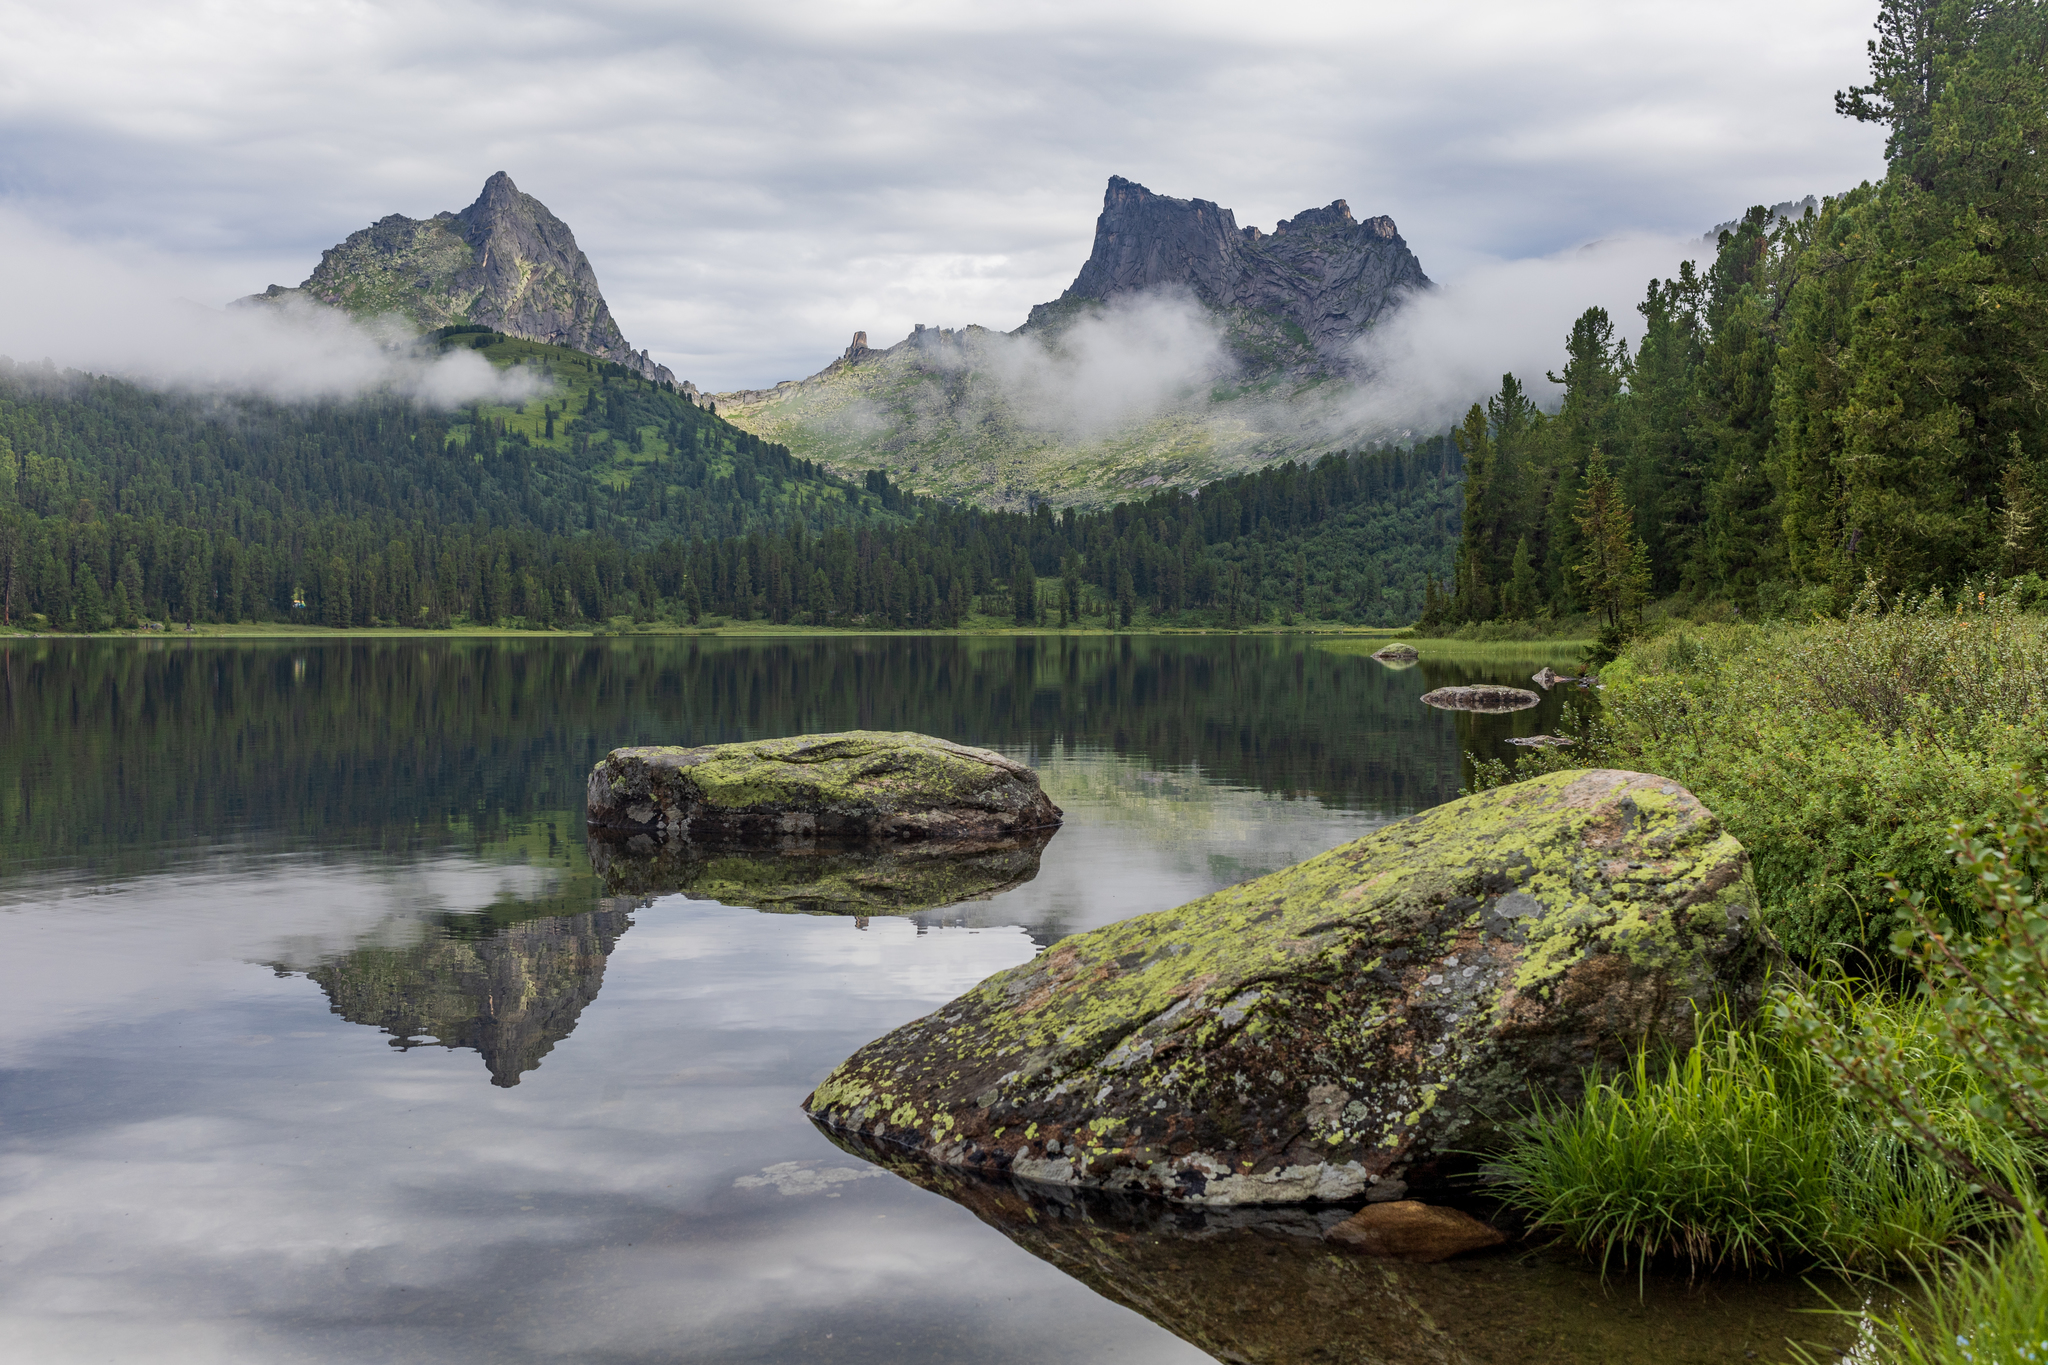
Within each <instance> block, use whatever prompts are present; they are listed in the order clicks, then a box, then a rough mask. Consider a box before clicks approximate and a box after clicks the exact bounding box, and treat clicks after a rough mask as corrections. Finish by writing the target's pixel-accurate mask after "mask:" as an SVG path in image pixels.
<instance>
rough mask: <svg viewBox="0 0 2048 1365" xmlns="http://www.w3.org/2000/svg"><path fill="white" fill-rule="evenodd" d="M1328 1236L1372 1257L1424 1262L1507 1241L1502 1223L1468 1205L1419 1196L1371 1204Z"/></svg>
mask: <svg viewBox="0 0 2048 1365" xmlns="http://www.w3.org/2000/svg"><path fill="white" fill-rule="evenodd" d="M1323 1235H1324V1236H1325V1237H1326V1238H1328V1239H1329V1240H1330V1241H1332V1242H1336V1243H1339V1244H1340V1245H1343V1246H1348V1247H1350V1248H1351V1249H1352V1250H1354V1251H1362V1252H1364V1253H1365V1254H1366V1255H1368V1256H1393V1257H1396V1258H1398V1259H1400V1260H1403V1261H1421V1262H1423V1263H1424V1264H1427V1263H1429V1262H1432V1261H1448V1260H1449V1259H1451V1257H1453V1256H1456V1255H1457V1254H1458V1253H1459V1252H1461V1251H1477V1250H1479V1249H1480V1248H1481V1247H1497V1246H1499V1245H1500V1244H1501V1243H1502V1242H1505V1241H1506V1240H1507V1238H1506V1237H1504V1236H1502V1235H1501V1232H1500V1229H1499V1228H1496V1227H1494V1226H1493V1225H1492V1224H1490V1223H1482V1222H1480V1221H1479V1220H1478V1219H1477V1218H1474V1217H1473V1216H1472V1215H1471V1214H1469V1213H1466V1212H1465V1211H1464V1210H1463V1209H1447V1208H1443V1207H1441V1206H1440V1205H1436V1204H1424V1203H1420V1202H1418V1201H1416V1200H1413V1199H1397V1200H1395V1201H1393V1202H1392V1203H1389V1204H1367V1205H1366V1206H1365V1207H1364V1208H1362V1209H1360V1210H1359V1211H1358V1212H1357V1213H1354V1214H1352V1215H1351V1216H1350V1217H1349V1218H1346V1219H1345V1220H1344V1221H1343V1222H1341V1223H1339V1224H1337V1226H1336V1227H1333V1228H1331V1229H1330V1230H1329V1231H1328V1232H1326V1233H1324V1234H1323Z"/></svg>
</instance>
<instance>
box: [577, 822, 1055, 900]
mask: <svg viewBox="0 0 2048 1365" xmlns="http://www.w3.org/2000/svg"><path fill="white" fill-rule="evenodd" d="M1055 832H1056V831H1054V830H1049V829H1043V830H1031V831H1029V832H1026V833H1024V834H1018V835H1013V836H1011V837H1009V838H1005V839H983V840H965V841H962V840H936V841H935V840H924V841H921V842H918V843H910V844H906V843H897V842H888V843H873V842H865V843H848V842H846V841H843V840H834V841H819V840H815V839H782V840H777V841H774V842H773V843H771V844H770V845H769V846H767V847H765V848H763V847H758V846H756V847H742V848H718V847H706V846H705V845H703V844H697V843H689V842H684V841H677V842H674V843H664V842H660V841H657V840H656V839H654V838H653V837H652V836H651V835H647V834H622V833H619V832H615V831H609V830H592V831H591V832H590V840H589V850H590V865H591V867H592V868H593V869H594V870H595V871H596V872H597V874H598V876H599V877H601V878H603V880H604V890H605V894H606V895H608V896H665V895H670V894H673V893H676V892H680V893H681V894H683V895H685V896H688V897H690V898H691V899H692V900H712V901H718V902H720V903H721V904H724V905H745V906H751V907H753V908H754V909H756V910H769V911H777V912H790V913H798V914H807V915H908V914H913V913H915V912H917V911H919V910H935V909H937V908H939V907H940V906H943V905H954V904H957V903H958V902H960V901H970V900H986V899H988V898H989V897H990V896H993V895H996V894H997V893H999V892H1003V891H1008V890H1010V889H1011V888H1013V887H1017V886H1021V885H1023V884H1024V883H1025V882H1028V881H1030V880H1031V879H1032V878H1033V877H1036V876H1037V875H1038V860H1039V855H1040V854H1041V853H1043V852H1044V851H1045V846H1046V844H1047V843H1049V842H1051V840H1052V836H1053V834H1054V833H1055Z"/></svg>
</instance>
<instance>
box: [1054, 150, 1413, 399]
mask: <svg viewBox="0 0 2048 1365" xmlns="http://www.w3.org/2000/svg"><path fill="white" fill-rule="evenodd" d="M1430 287H1431V285H1430V280H1429V277H1428V276H1427V275H1425V274H1423V273H1422V264H1421V262H1419V261H1417V260H1416V259H1415V255H1414V253H1413V252H1411V251H1410V250H1409V249H1408V244H1407V243H1406V242H1404V241H1403V240H1402V239H1401V234H1400V232H1399V231H1398V230H1397V229H1396V228H1395V226H1394V220H1393V219H1391V218H1384V217H1382V218H1368V219H1366V220H1365V221H1364V222H1362V223H1361V222H1359V221H1357V220H1356V219H1354V218H1353V217H1352V216H1351V206H1350V205H1349V204H1347V203H1345V202H1344V201H1343V200H1342V199H1335V200H1332V201H1331V202H1330V203H1329V205H1328V206H1326V207H1324V208H1319V209H1313V208H1312V209H1304V210H1302V211H1301V212H1300V213H1298V214H1296V215H1295V216H1294V217H1292V218H1288V219H1284V220H1282V221H1281V222H1279V223H1278V224H1276V225H1275V226H1274V228H1273V232H1272V234H1271V235H1270V236H1269V235H1267V234H1265V233H1262V232H1260V231H1259V230H1258V229H1257V228H1255V227H1246V228H1242V229H1240V228H1239V227H1238V225H1237V215H1236V214H1234V213H1233V212H1231V211H1230V210H1229V209H1227V208H1224V207H1222V206H1221V205H1219V204H1217V203H1215V202H1213V201H1211V200H1208V199H1175V198H1172V197H1170V196H1168V195H1163V194H1155V193H1153V192H1152V191H1151V190H1149V189H1147V188H1146V187H1145V186H1143V185H1140V184H1139V183H1138V182H1136V181H1135V180H1127V179H1125V178H1124V177H1123V176H1120V175H1113V176H1111V177H1110V178H1109V185H1108V187H1107V189H1105V190H1104V192H1103V196H1102V213H1101V215H1100V216H1099V217H1097V218H1096V220H1095V244H1094V247H1093V249H1092V250H1091V251H1090V252H1089V255H1088V259H1087V261H1086V262H1085V263H1083V265H1082V266H1081V271H1080V273H1079V274H1077V275H1076V276H1075V277H1074V283H1073V284H1072V285H1071V286H1069V288H1068V289H1067V291H1066V293H1064V294H1062V295H1061V296H1060V298H1059V301H1058V304H1040V305H1039V306H1038V307H1036V308H1034V309H1032V310H1031V317H1030V319H1029V320H1028V321H1027V322H1026V323H1025V324H1024V325H1025V326H1026V327H1032V326H1039V325H1044V324H1045V323H1046V322H1048V321H1050V320H1051V318H1052V317H1053V316H1055V314H1056V313H1057V312H1059V311H1061V309H1060V308H1059V305H1070V304H1074V303H1078V302H1084V301H1089V300H1093V301H1097V302H1107V301H1109V300H1110V299H1113V298H1116V297H1118V296H1120V295H1127V294H1137V293H1145V292H1152V291H1185V292H1189V293H1192V294H1193V295H1194V296H1195V297H1196V298H1197V299H1198V300H1200V301H1201V302H1202V303H1204V304H1206V305H1208V306H1209V307H1211V308H1216V309H1221V310H1225V311H1231V310H1237V309H1250V310H1253V311H1254V312H1258V313H1264V314H1267V315H1269V316H1271V317H1273V318H1274V319H1277V320H1278V321H1280V322H1282V323H1291V324H1292V325H1294V326H1296V327H1299V328H1300V329H1301V330H1302V332H1304V333H1306V334H1307V336H1308V338H1309V340H1310V342H1311V344H1312V345H1313V346H1314V348H1315V351H1316V353H1317V355H1318V357H1319V358H1320V360H1321V362H1322V363H1323V364H1324V365H1326V366H1328V367H1330V368H1332V369H1335V370H1338V371H1340V372H1343V371H1348V370H1349V369H1350V368H1351V367H1352V365H1353V364H1354V361H1353V358H1352V343H1353V342H1355V341H1356V340H1357V339H1358V338H1359V337H1360V336H1361V335H1363V334H1364V333H1365V332H1366V331H1367V330H1369V329H1370V328H1371V327H1372V326H1373V325H1374V324H1375V323H1377V322H1378V321H1379V320H1380V318H1381V317H1383V316H1384V315H1386V313H1387V312H1388V311H1389V310H1390V309H1392V308H1393V307H1395V306H1396V305H1397V304H1398V303H1399V302H1400V300H1401V298H1402V297H1403V296H1404V295H1405V294H1406V293H1407V292H1409V291H1411V290H1416V289H1428V288H1430Z"/></svg>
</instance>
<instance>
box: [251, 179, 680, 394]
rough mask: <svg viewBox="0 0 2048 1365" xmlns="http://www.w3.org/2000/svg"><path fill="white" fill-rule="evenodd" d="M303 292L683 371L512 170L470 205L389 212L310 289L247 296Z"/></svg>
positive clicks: (634, 365) (636, 367) (351, 241)
mask: <svg viewBox="0 0 2048 1365" xmlns="http://www.w3.org/2000/svg"><path fill="white" fill-rule="evenodd" d="M291 298H299V299H305V300H308V301H311V302H315V303H322V304H327V305H330V306H333V307H337V308H342V309H346V310H347V311H348V312H350V313H353V314H355V315H357V316H359V317H373V316H379V315H383V314H389V313H396V314H399V315H400V316H403V317H406V318H410V319H411V320H412V321H413V322H415V323H417V324H418V325H419V326H421V327H422V328H428V329H432V328H437V327H445V326H449V325H451V324H457V325H459V324H465V323H467V324H473V325H477V326H483V327H488V328H490V329H491V330H492V331H496V332H503V333H505V334H506V335H508V336H515V337H522V338H524V339H526V340H528V341H540V342H546V343H548V344H549V345H553V346H566V347H568V348H570V349H571V350H577V351H583V352H585V353H587V354H589V355H594V356H597V357H599V358H600V359H604V360H609V361H611V362H612V363H614V364H617V365H624V366H625V367H626V368H628V369H630V370H632V371H634V372H635V373H636V374H640V375H642V376H644V377H646V378H648V379H654V380H661V381H664V382H669V383H673V382H674V380H675V375H674V374H673V373H671V372H670V371H669V370H668V368H667V367H666V366H663V365H657V364H656V363H654V361H653V360H651V359H650V358H649V357H648V355H647V352H645V351H635V350H634V349H633V348H632V347H631V346H630V345H628V344H627V342H626V338H625V336H624V334H622V333H621V332H620V331H619V325H618V323H617V322H615V321H613V319H612V314H611V307H610V305H608V304H607V303H606V302H605V300H604V293H603V291H602V290H600V289H599V288H598V286H597V274H596V272H595V271H593V270H592V269H591V268H590V260H589V258H588V257H586V256H585V255H584V254H583V252H582V251H581V250H580V249H578V247H577V245H576V234H575V233H573V232H571V231H570V230H569V225H568V224H567V223H565V222H563V221H562V220H561V219H560V218H557V217H556V216H555V215H554V214H553V213H551V212H549V210H548V206H547V205H545V204H543V203H541V202H540V200H538V199H535V198H534V197H533V196H532V195H530V194H522V193H521V192H520V190H519V187H518V186H517V185H514V184H513V183H512V177H511V176H509V175H507V174H505V172H503V171H499V172H498V173H497V174H496V175H494V176H492V177H491V178H490V179H489V180H487V181H485V182H484V188H483V192H482V193H481V194H479V195H478V196H477V197H476V202H475V203H473V204H471V205H470V206H469V207H468V208H466V209H464V210H462V212H460V213H437V214H435V215H434V216H433V217H432V218H426V219H419V218H407V217H406V216H405V215H403V214H398V213H394V214H391V215H390V216H389V217H386V218H380V219H378V220H377V221H376V222H375V223H373V224H371V225H370V226H369V227H366V228H364V229H362V230H361V231H360V232H353V233H350V234H349V236H348V238H347V239H346V240H345V241H343V242H342V243H341V244H340V245H339V246H334V247H330V248H328V249H327V250H326V251H325V252H323V253H321V256H320V264H319V265H318V266H316V267H315V268H314V270H313V273H312V274H311V275H309V276H307V277H306V281H305V283H303V284H301V285H300V286H299V287H298V288H296V289H287V288H285V287H284V286H283V285H278V284H273V285H271V286H270V288H268V289H266V290H264V291H263V292H262V293H261V294H255V295H251V296H250V297H249V298H247V299H244V300H241V301H240V302H242V303H244V304H253V303H261V302H277V301H281V300H284V299H291Z"/></svg>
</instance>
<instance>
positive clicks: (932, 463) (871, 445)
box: [716, 177, 1430, 509]
mask: <svg viewBox="0 0 2048 1365" xmlns="http://www.w3.org/2000/svg"><path fill="white" fill-rule="evenodd" d="M1429 287H1430V281H1429V278H1428V276H1426V275H1425V274H1424V273H1423V271H1422V267H1421V264H1420V262H1418V261H1417V260H1416V258H1415V256H1414V253H1413V252H1411V251H1410V250H1409V249H1408V245H1407V243H1406V242H1405V241H1403V240H1402V238H1401V235H1400V233H1399V232H1398V230H1396V228H1395V226H1394V223H1393V221H1392V220H1391V219H1388V218H1369V219H1367V220H1366V221H1364V222H1358V221H1355V220H1354V219H1353V218H1352V216H1351V211H1350V209H1349V207H1348V206H1347V205H1346V204H1345V203H1344V201H1343V200H1341V199H1340V200H1337V201H1336V202H1334V203H1332V204H1330V205H1329V206H1327V207H1325V208H1320V209H1309V210H1306V211H1304V212H1302V213H1300V214H1298V215H1296V216H1295V217H1294V218H1292V219H1288V220H1286V221H1284V222H1282V223H1280V224H1279V225H1278V226H1277V227H1276V228H1275V229H1274V231H1273V232H1272V233H1271V234H1270V235H1268V234H1265V233H1262V232H1260V231H1259V230H1258V229H1257V228H1251V227H1246V228H1240V227H1238V225H1237V222H1236V217H1235V215H1234V214H1233V213H1232V212H1231V211H1230V210H1228V209H1225V208H1220V207H1219V206H1217V205H1216V204H1213V203H1211V202H1209V201H1208V200H1203V199H1172V198H1168V197H1166V196H1164V195H1157V194H1153V193H1152V192H1151V191H1150V190H1147V189H1146V188H1145V187H1144V186H1142V185H1137V184H1134V183H1133V182H1131V181H1128V180H1125V179H1123V178H1121V177H1112V178H1111V179H1110V181H1109V186H1108V189H1107V191H1106V192H1105V194H1104V196H1103V209H1102V214H1101V216H1100V217H1099V218H1098V219H1097V220H1096V226H1095V240H1094V246H1093V249H1092V250H1091V252H1090V254H1089V257H1088V260H1087V261H1086V262H1085V263H1084V264H1083V265H1082V267H1081V269H1080V271H1079V273H1078V274H1077V275H1076V276H1075V279H1074V283H1073V285H1072V286H1071V287H1069V288H1068V289H1067V290H1066V291H1065V292H1064V293H1062V294H1061V295H1060V297H1059V298H1058V299H1056V300H1054V301H1052V302H1050V303H1043V304H1039V305H1038V306H1037V307H1035V308H1033V309H1032V310H1031V313H1030V316H1029V317H1028V318H1027V319H1026V321H1025V323H1024V324H1023V326H1021V327H1019V328H1018V329H1017V330H1016V331H1014V332H1010V333H1002V332H996V331H993V330H990V329H987V328H982V327H973V326H970V327H966V328H962V329H959V330H957V331H956V330H953V329H946V328H927V327H924V326H922V325H920V326H919V327H918V328H917V329H916V330H914V331H913V332H912V333H911V335H910V336H909V337H907V338H905V339H904V340H903V341H901V342H899V343H897V344H896V345H894V346H890V347H887V348H885V349H875V348H872V347H870V346H868V344H867V336H866V334H865V333H856V334H855V335H854V339H853V344H852V345H850V346H849V347H848V348H847V349H846V351H845V353H844V354H843V355H842V356H840V358H839V359H837V360H835V361H833V362H832V363H831V364H830V365H828V366H826V367H825V368H824V369H823V370H821V371H820V372H819V373H817V374H815V375H813V376H811V377H810V378H809V379H806V380H802V381H788V382H785V383H782V384H779V385H777V386H776V387H775V388H773V389H766V390H741V391H735V392H731V393H723V394H719V395H717V396H716V401H717V403H718V409H719V411H720V413H722V414H723V415H725V416H727V417H729V418H730V419H731V420H732V421H733V422H734V423H735V424H736V425H738V426H740V427H742V428H743V429H745V430H748V431H752V432H754V433H755V434H757V435H759V436H761V437H763V438H764V439H768V440H773V441H777V442H780V443H782V444H785V445H787V446H788V447H789V448H790V449H791V450H792V451H793V452H796V453H798V454H800V455H802V456H803V457H805V458H807V459H811V460H815V461H820V462H823V463H826V464H828V465H830V466H831V467H833V468H836V469H841V470H846V471H853V470H870V469H879V470H883V471H885V472H887V473H888V474H889V476H890V477H891V478H892V479H894V480H896V481H897V482H899V483H902V484H903V485H904V486H906V487H908V488H910V489H912V490H913V491H917V492H922V493H927V494H931V495H934V496H940V497H947V498H952V499H958V500H962V501H966V502H971V503H974V504H977V505H979V506H984V507H991V508H1009V509H1028V508H1030V507H1032V506H1035V505H1038V504H1040V503H1050V504H1052V505H1054V506H1078V507H1099V506H1106V505H1108V504H1110V503H1112V502H1115V501H1117V500H1118V499H1120V498H1127V497H1130V496H1133V495H1134V494H1135V495H1138V496H1142V495H1143V490H1146V489H1151V488H1156V487H1160V486H1186V485H1190V484H1199V483H1203V482H1207V481H1209V480H1211V479H1215V478H1219V477H1222V476H1224V475H1227V474H1231V473H1236V472H1242V471H1244V470H1248V469H1255V468H1258V467H1260V466H1263V465H1266V464H1270V463H1272V462H1274V461H1277V460H1282V459H1290V458H1294V459H1309V458H1314V457H1316V456H1319V455H1322V454H1325V453H1328V452H1331V451H1335V450H1342V449H1350V448H1355V447H1356V446H1357V445H1359V444H1360V443H1361V442H1362V441H1369V440H1372V439H1375V438H1381V439H1384V438H1389V437H1406V436H1409V435H1412V433H1409V432H1405V431H1400V432H1396V431H1391V430H1381V429H1378V428H1377V427H1375V426H1374V425H1373V424H1372V423H1371V422H1370V421H1369V420H1367V419H1366V418H1364V417H1362V416H1361V415H1360V413H1359V410H1358V408H1357V405H1356V404H1355V402H1354V399H1355V397H1356V391H1357V387H1358V383H1359V380H1360V378H1361V375H1360V364H1359V360H1358V356H1357V345H1358V342H1359V340H1360V338H1362V337H1363V336H1365V335H1366V334H1367V333H1368V332H1369V331H1371V329H1372V328H1373V327H1375V326H1376V325H1378V324H1380V323H1381V322H1383V321H1384V320H1385V319H1386V318H1388V317H1389V316H1390V315H1391V314H1392V313H1393V311H1394V310H1395V309H1397V308H1398V307H1399V306H1400V304H1401V301H1402V300H1403V298H1405V297H1406V296H1407V295H1408V294H1409V293H1411V292H1414V291H1417V290H1422V289H1427V288H1429Z"/></svg>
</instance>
